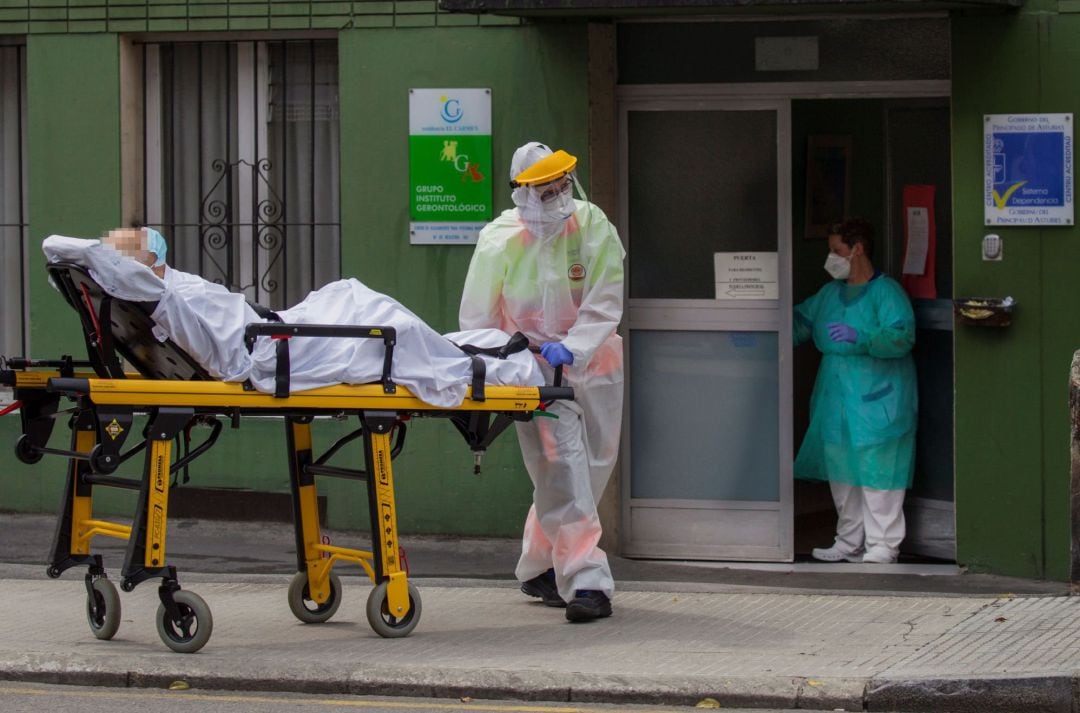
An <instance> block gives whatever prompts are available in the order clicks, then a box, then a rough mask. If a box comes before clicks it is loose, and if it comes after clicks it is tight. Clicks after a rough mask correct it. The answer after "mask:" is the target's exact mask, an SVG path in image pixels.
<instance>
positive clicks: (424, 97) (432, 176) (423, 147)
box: [409, 89, 492, 245]
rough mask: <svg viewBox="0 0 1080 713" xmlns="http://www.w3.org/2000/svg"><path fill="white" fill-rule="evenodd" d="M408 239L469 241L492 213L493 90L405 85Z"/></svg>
mask: <svg viewBox="0 0 1080 713" xmlns="http://www.w3.org/2000/svg"><path fill="white" fill-rule="evenodd" d="M409 192H410V195H409V218H410V222H409V242H410V243H412V244H413V245H443V244H461V245H472V244H475V243H476V240H477V237H478V236H479V235H480V229H481V228H483V227H484V225H486V224H487V222H488V221H490V220H491V217H492V197H491V196H492V191H491V90H490V89H410V90H409Z"/></svg>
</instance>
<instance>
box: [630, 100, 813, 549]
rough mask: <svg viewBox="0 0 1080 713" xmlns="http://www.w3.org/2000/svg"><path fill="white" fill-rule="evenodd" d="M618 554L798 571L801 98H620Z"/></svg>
mask: <svg viewBox="0 0 1080 713" xmlns="http://www.w3.org/2000/svg"><path fill="white" fill-rule="evenodd" d="M619 119H620V126H619V132H620V137H619V141H620V158H621V160H620V171H619V174H620V179H619V180H620V197H621V200H620V205H621V216H620V218H621V220H620V226H623V233H624V237H625V239H626V243H627V253H628V288H627V289H628V294H627V297H628V300H627V335H626V336H627V340H626V341H627V360H626V364H627V384H628V399H627V403H628V419H627V422H626V423H627V426H628V428H627V429H625V430H624V439H623V452H622V478H623V481H622V482H623V488H622V492H623V519H622V523H623V528H622V533H623V534H622V543H621V544H622V552H623V553H624V554H626V555H628V556H642V557H659V558H680V559H682V558H687V559H695V558H696V559H731V560H765V561H790V560H791V559H792V554H793V544H792V527H793V523H792V487H791V463H792V437H791V436H792V434H791V432H792V427H791V403H792V393H791V391H792V384H791V290H790V284H791V279H790V273H791V259H790V249H789V242H790V235H791V226H790V183H791V180H790V173H791V166H790V157H791V150H790V129H789V126H790V124H789V121H790V104H789V102H788V101H787V100H766V99H762V100H757V99H746V100H743V99H726V98H709V97H702V96H693V95H687V96H672V95H670V94H668V95H666V96H664V97H662V98H648V97H644V96H625V95H624V96H622V97H621V99H620V111H619Z"/></svg>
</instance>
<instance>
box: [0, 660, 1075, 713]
mask: <svg viewBox="0 0 1080 713" xmlns="http://www.w3.org/2000/svg"><path fill="white" fill-rule="evenodd" d="M117 663H119V662H117ZM178 679H182V680H184V681H186V682H187V683H188V684H189V685H190V686H191V688H192V689H193V690H197V689H201V690H220V691H248V692H254V691H261V692H288V693H307V694H329V695H356V696H360V695H363V696H402V697H404V696H407V697H415V698H451V699H453V698H464V697H469V698H473V699H488V700H493V699H494V700H522V701H533V702H540V701H545V702H554V703H569V702H575V703H605V704H652V705H672V706H693V705H694V704H696V703H697V702H698V701H700V700H702V699H703V698H713V699H715V700H716V701H717V702H718V703H719V704H720V706H721V708H781V709H801V710H827V711H835V710H845V711H863V710H871V711H873V710H879V711H897V712H910V713H938V712H939V711H940V712H945V711H948V713H968V712H969V711H970V712H971V713H976V712H977V713H1015V711H1024V712H1025V713H1072V711H1074V710H1078V711H1080V706H1076V707H1074V699H1076V698H1077V695H1076V694H1075V693H1074V690H1080V689H1077V686H1076V680H1075V679H1074V677H1073V676H1071V675H1064V674H1062V675H1055V676H972V677H965V678H948V679H869V678H859V677H852V678H806V677H783V676H773V677H769V676H762V677H733V678H726V679H720V680H717V679H707V678H705V677H694V676H687V677H678V678H673V677H665V678H664V679H663V680H658V679H652V678H641V677H633V676H626V677H623V676H587V675H582V674H574V673H564V672H555V673H552V672H518V671H502V670H496V669H486V670H459V669H429V668H423V667H418V668H409V669H405V668H385V669H371V668H370V667H369V668H367V669H365V670H364V671H355V670H348V669H345V668H344V667H334V666H332V665H327V663H326V662H323V663H320V664H303V663H299V662H298V663H297V665H295V666H290V667H289V668H288V669H283V670H275V669H273V668H266V667H255V666H253V667H251V669H250V670H248V671H245V672H233V673H222V672H221V671H220V668H218V667H217V666H216V665H213V664H211V663H210V662H207V663H200V662H198V661H192V657H181V659H180V660H178V661H177V662H176V665H169V664H167V665H148V664H134V663H133V665H130V666H126V665H121V666H119V667H116V666H110V667H108V668H105V667H94V666H88V665H87V664H86V662H85V661H79V660H77V659H76V657H74V656H71V657H66V656H60V657H58V656H55V655H25V656H21V657H18V659H9V660H6V661H4V660H0V680H7V681H21V682H27V683H42V684H61V685H78V686H108V687H117V688H166V687H168V685H169V684H170V683H172V682H173V681H176V680H178Z"/></svg>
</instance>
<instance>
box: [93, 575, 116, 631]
mask: <svg viewBox="0 0 1080 713" xmlns="http://www.w3.org/2000/svg"><path fill="white" fill-rule="evenodd" d="M90 588H91V590H92V592H88V593H87V595H86V622H87V623H88V624H90V631H91V632H92V633H93V634H94V636H96V637H97V638H99V639H102V640H103V641H108V640H109V639H111V638H112V637H113V636H115V635H116V630H117V629H119V628H120V593H119V592H117V591H116V585H114V584H113V583H112V582H110V581H109V580H107V579H95V580H94V581H93V582H91V584H90Z"/></svg>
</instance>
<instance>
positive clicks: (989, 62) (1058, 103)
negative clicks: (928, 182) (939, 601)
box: [952, 2, 1080, 580]
mask: <svg viewBox="0 0 1080 713" xmlns="http://www.w3.org/2000/svg"><path fill="white" fill-rule="evenodd" d="M1054 7H1055V5H1054V4H1053V3H1045V2H1040V3H1034V4H1033V5H1029V7H1028V8H1027V9H1026V10H1025V11H1024V12H1022V13H1018V14H1011V15H1004V16H995V17H956V18H954V21H953V25H952V29H953V35H952V41H953V113H952V116H953V175H954V185H953V190H954V193H953V195H954V214H955V219H954V235H955V239H954V248H955V252H954V254H955V267H954V279H955V293H956V294H957V295H963V296H969V295H986V296H993V297H1004V296H1006V295H1012V296H1013V297H1014V298H1015V299H1016V300H1017V302H1018V307H1017V311H1016V316H1015V319H1014V322H1013V325H1012V326H1011V327H1009V328H1007V329H979V328H971V327H965V326H964V325H960V324H958V325H957V327H956V332H955V339H956V501H957V517H956V526H957V557H958V560H959V561H960V563H961V564H965V565H967V566H968V567H969V568H971V569H972V570H974V571H994V572H998V573H1003V574H1013V575H1019V576H1025V577H1045V578H1050V579H1059V580H1062V579H1068V577H1069V569H1068V566H1069V544H1070V519H1071V518H1070V492H1069V421H1068V407H1067V400H1068V389H1067V383H1068V381H1067V380H1068V370H1069V363H1070V359H1071V356H1072V353H1073V351H1074V350H1075V349H1077V347H1078V346H1080V311H1078V310H1076V309H1075V306H1074V305H1075V304H1076V303H1077V298H1078V297H1080V293H1078V282H1077V280H1076V277H1075V268H1076V265H1078V264H1080V233H1078V231H1077V229H1076V228H1075V227H1070V228H1045V229H1039V228H1011V227H997V228H994V229H988V228H986V227H984V225H983V208H982V175H983V162H982V137H983V118H982V117H983V114H996V113H1001V114H1006V113H1014V114H1016V113H1037V112H1048V113H1049V112H1072V113H1073V114H1074V115H1076V116H1080V74H1078V73H1077V67H1078V66H1080V63H1078V60H1080V16H1075V15H1057V14H1053V13H1049V12H1046V10H1048V9H1049V10H1052V9H1054ZM988 232H996V233H998V234H1000V235H1001V236H1002V238H1003V240H1004V244H1005V253H1004V255H1005V257H1004V260H1003V261H1002V262H999V263H993V262H983V261H982V260H981V259H980V258H979V245H980V240H981V238H982V236H983V235H984V234H985V233H988Z"/></svg>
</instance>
